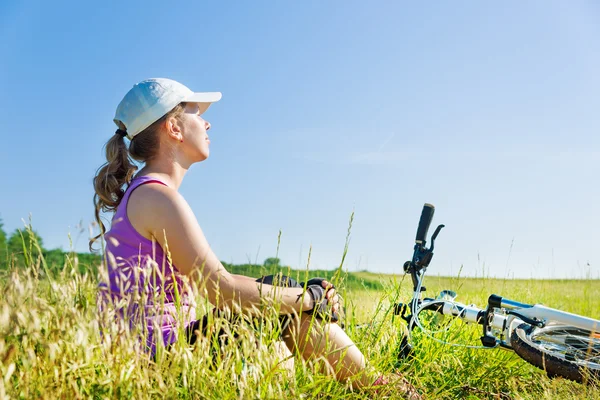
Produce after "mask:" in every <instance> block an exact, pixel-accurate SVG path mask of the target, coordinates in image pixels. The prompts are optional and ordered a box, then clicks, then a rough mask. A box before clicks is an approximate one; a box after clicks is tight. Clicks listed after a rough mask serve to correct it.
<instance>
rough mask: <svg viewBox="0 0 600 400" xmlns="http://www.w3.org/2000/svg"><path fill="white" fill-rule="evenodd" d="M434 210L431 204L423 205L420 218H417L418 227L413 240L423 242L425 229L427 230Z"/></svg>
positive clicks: (425, 234) (425, 235)
mask: <svg viewBox="0 0 600 400" xmlns="http://www.w3.org/2000/svg"><path fill="white" fill-rule="evenodd" d="M434 211H435V207H434V206H433V205H432V204H429V203H425V205H423V211H421V219H420V220H419V228H417V237H416V238H415V242H417V243H425V238H426V237H427V231H429V225H431V220H432V219H433V213H434Z"/></svg>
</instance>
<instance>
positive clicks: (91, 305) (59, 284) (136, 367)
mask: <svg viewBox="0 0 600 400" xmlns="http://www.w3.org/2000/svg"><path fill="white" fill-rule="evenodd" d="M77 270H78V268H76V266H72V267H69V266H67V268H66V269H64V270H63V271H62V273H60V274H58V275H55V276H53V277H48V276H45V274H44V268H43V264H42V263H41V262H40V260H38V262H37V263H36V264H35V265H32V266H30V268H28V269H26V270H24V269H19V270H13V271H4V272H3V275H2V276H1V277H0V292H1V293H2V295H1V296H0V332H1V334H0V360H2V363H1V366H0V368H1V370H0V398H2V399H4V398H23V399H30V398H45V399H58V398H63V399H71V398H93V399H103V398H109V399H112V398H141V399H143V398H157V397H160V398H164V399H170V398H183V399H188V398H189V399H196V398H198V399H200V398H215V399H217V398H218V399H258V398H260V399H288V398H289V399H299V398H322V399H329V398H333V399H337V398H344V399H366V398H399V397H398V395H397V394H396V393H394V392H393V391H392V392H390V393H387V394H386V393H381V392H380V393H378V394H376V395H375V394H374V393H372V392H357V391H354V392H353V391H351V390H350V389H349V388H348V387H347V386H346V385H344V384H341V383H338V382H336V381H335V380H334V379H333V378H332V377H331V376H328V375H326V374H323V373H320V372H316V371H315V370H316V369H318V365H316V364H317V363H304V362H301V361H298V360H296V363H295V368H294V371H293V372H290V371H288V370H286V369H284V368H283V367H282V364H281V363H280V359H279V358H278V357H277V355H276V352H275V351H274V348H275V340H274V338H275V337H276V336H277V332H276V329H275V328H272V327H270V326H269V324H268V323H265V325H263V326H261V327H260V333H257V331H256V330H255V329H253V328H251V327H249V326H247V325H243V324H242V325H240V326H236V327H234V328H232V329H235V330H236V331H237V333H238V334H239V335H240V338H241V339H240V341H239V342H238V343H232V344H230V345H226V346H223V347H220V348H218V349H216V348H215V345H214V343H213V342H211V341H209V340H205V341H201V342H200V343H199V344H198V345H197V346H196V347H193V348H192V347H189V346H187V345H185V344H182V343H178V344H176V346H175V347H174V348H173V349H172V350H171V351H170V353H169V354H159V356H158V357H157V359H156V361H151V360H149V359H148V357H147V356H145V355H144V354H143V353H141V352H140V351H139V349H138V348H137V347H136V345H135V340H133V339H131V338H129V337H127V336H126V335H122V334H120V333H119V332H118V331H116V330H114V331H110V332H106V334H105V340H101V337H100V335H99V333H98V332H99V328H98V322H97V320H98V316H97V314H96V306H95V288H96V282H97V281H96V277H95V276H92V275H86V274H83V275H82V274H80V273H79V272H76V271H77ZM354 277H355V278H357V280H358V281H365V282H376V283H377V284H378V285H377V286H380V289H378V290H367V289H362V288H361V286H360V285H352V287H351V288H348V287H346V289H344V287H341V288H340V290H341V292H342V293H343V295H344V298H345V304H346V308H347V313H346V323H347V324H348V328H347V332H348V333H349V335H350V336H351V337H352V338H353V339H354V340H355V342H356V343H357V344H358V346H359V347H360V348H361V350H362V351H363V352H364V353H365V355H366V356H367V358H368V359H369V363H370V365H371V366H373V367H375V368H377V369H378V370H380V371H383V372H391V371H395V370H398V371H401V372H402V373H403V374H405V376H406V377H407V378H408V379H409V380H410V381H411V382H412V383H413V384H414V385H415V386H416V387H417V388H418V389H419V390H420V391H421V393H423V394H425V395H426V398H431V399H438V398H439V399H442V398H446V399H455V398H472V399H476V398H482V399H488V398H489V399H509V398H516V399H519V398H524V399H563V398H564V399H572V398H576V399H600V388H599V387H598V386H595V385H581V384H577V383H574V382H570V381H567V380H564V379H549V378H548V377H547V376H546V375H545V374H544V373H543V371H541V370H539V369H537V368H535V367H533V366H530V365H529V364H527V363H525V362H524V361H522V360H521V359H520V358H519V357H518V356H516V355H515V354H514V353H512V352H508V351H505V350H501V349H494V350H481V349H468V348H460V347H451V346H447V345H443V344H440V343H438V342H436V341H434V340H432V339H430V338H428V337H426V336H424V335H422V334H420V333H419V332H415V334H414V335H413V345H414V359H412V360H411V361H405V360H401V361H399V360H398V358H397V349H398V346H399V344H400V338H401V337H402V333H403V332H404V323H403V321H401V320H400V319H399V318H398V317H394V316H393V315H392V313H391V308H392V306H393V304H395V302H397V301H398V299H400V300H404V301H408V300H409V299H410V296H411V290H412V284H411V282H410V279H409V278H408V277H406V278H404V277H403V276H390V275H376V274H370V273H356V274H355V276H354ZM355 281H356V279H355ZM425 283H426V286H427V289H428V290H427V293H426V295H428V296H431V297H434V296H435V295H436V293H437V292H438V291H439V290H441V289H453V290H455V291H456V292H458V293H459V297H458V299H457V300H459V301H461V302H463V303H466V304H470V303H475V304H478V305H480V306H483V305H484V304H485V302H486V299H487V297H488V295H489V294H491V293H497V294H500V295H503V296H506V297H509V298H514V299H516V300H519V301H523V302H534V303H535V302H539V303H544V304H546V305H548V306H551V307H555V308H560V309H564V310H566V311H571V312H574V313H578V314H582V315H586V316H591V317H594V318H600V301H599V299H600V281H598V280H595V281H592V280H589V281H568V280H561V281H558V280H554V281H535V280H496V279H465V278H460V279H458V278H443V277H435V276H430V277H427V278H426V281H425ZM371 286H372V285H364V286H363V287H371ZM267 322H268V321H267ZM217 323H218V321H217ZM358 323H372V324H371V325H369V326H368V327H366V328H362V329H357V328H355V327H354V326H355V324H358ZM459 333H460V335H459ZM479 335H480V334H479V328H478V327H475V326H465V325H464V324H462V323H460V322H456V323H454V324H452V325H451V327H450V331H449V333H447V338H448V339H449V340H452V341H454V342H458V343H464V344H474V345H477V344H479V343H478V338H479ZM256 338H258V341H257V340H256ZM215 358H216V359H217V361H216V362H214V361H212V360H215Z"/></svg>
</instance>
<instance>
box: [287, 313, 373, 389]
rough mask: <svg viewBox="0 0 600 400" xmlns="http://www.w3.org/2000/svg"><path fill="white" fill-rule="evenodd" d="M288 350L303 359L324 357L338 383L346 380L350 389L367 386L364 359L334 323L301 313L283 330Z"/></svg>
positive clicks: (367, 379)
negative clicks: (349, 384) (351, 387)
mask: <svg viewBox="0 0 600 400" xmlns="http://www.w3.org/2000/svg"><path fill="white" fill-rule="evenodd" d="M283 340H284V341H285V344H286V345H287V346H288V348H289V349H290V350H291V351H292V352H296V353H298V354H300V355H301V356H302V358H304V359H305V360H311V359H317V358H324V359H325V360H327V363H328V367H330V368H331V370H333V371H334V373H335V377H336V379H337V380H339V381H341V382H346V381H347V380H350V381H351V382H352V386H353V387H354V388H360V387H364V386H369V385H371V384H372V383H373V380H374V378H373V376H371V374H369V373H367V371H366V360H365V357H364V356H363V354H362V353H361V351H360V350H359V349H358V347H356V345H355V344H354V342H352V340H351V339H350V338H349V337H348V335H346V332H344V331H343V330H342V328H341V327H340V326H339V325H337V324H335V323H326V322H325V321H322V320H320V319H318V318H313V317H312V316H311V315H308V314H302V315H301V316H300V318H299V319H295V320H294V321H293V322H292V323H291V324H290V326H289V327H288V328H287V329H286V330H285V331H284V333H283Z"/></svg>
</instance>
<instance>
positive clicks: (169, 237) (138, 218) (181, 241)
mask: <svg viewBox="0 0 600 400" xmlns="http://www.w3.org/2000/svg"><path fill="white" fill-rule="evenodd" d="M131 199H132V200H133V201H130V205H129V206H128V210H127V212H128V216H129V219H130V220H131V222H132V224H133V225H134V227H135V228H136V230H138V231H139V232H140V233H142V232H143V235H144V236H146V237H148V238H153V239H155V240H156V241H157V242H158V243H159V244H160V245H161V247H162V248H163V250H164V251H165V253H166V254H168V256H169V257H171V260H172V262H173V265H175V266H176V267H177V269H178V270H179V272H180V273H182V274H184V275H188V276H190V277H191V278H192V279H193V280H195V281H196V282H197V283H198V285H199V286H200V287H201V288H204V289H205V290H206V294H207V296H208V299H209V301H210V302H211V303H212V304H215V305H217V304H219V305H226V306H228V307H230V308H231V309H234V310H235V309H236V308H238V307H241V309H242V310H245V311H250V310H252V309H254V308H256V307H259V306H260V305H261V301H264V300H265V299H267V300H269V301H273V302H278V303H280V310H281V312H282V313H292V312H294V311H295V312H301V311H306V310H310V309H312V306H313V304H312V299H311V298H310V296H309V295H308V294H305V293H304V290H303V289H301V288H284V287H275V286H272V285H266V284H262V283H259V282H256V281H255V280H254V279H253V278H249V277H246V276H242V275H234V274H230V273H229V272H228V271H227V270H226V269H225V268H224V267H223V265H222V264H221V261H219V259H218V258H217V256H216V255H215V254H214V252H213V251H212V249H211V248H210V246H209V244H208V242H207V240H206V237H205V236H204V233H203V232H202V229H201V228H200V225H199V224H198V221H197V219H196V216H195V215H194V213H193V211H192V210H191V208H190V207H189V205H188V203H187V202H186V201H185V199H184V198H183V197H182V196H181V195H180V194H179V193H178V192H177V191H175V190H173V189H171V188H169V187H167V186H164V185H160V184H146V185H143V186H140V187H139V188H137V189H136V190H135V191H134V192H133V193H132V195H131ZM131 204H133V205H134V206H133V207H131Z"/></svg>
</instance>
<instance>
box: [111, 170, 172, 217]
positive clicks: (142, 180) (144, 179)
mask: <svg viewBox="0 0 600 400" xmlns="http://www.w3.org/2000/svg"><path fill="white" fill-rule="evenodd" d="M150 182H158V183H160V184H162V185H165V186H169V185H167V184H166V183H165V182H163V181H162V180H160V179H158V178H154V177H152V176H146V175H143V176H138V177H135V178H133V180H132V181H131V183H130V184H129V186H128V187H127V190H125V195H124V196H123V198H122V199H121V203H120V204H119V206H121V205H124V207H119V208H120V209H127V202H128V201H129V196H131V193H132V192H133V191H134V190H135V189H136V188H137V187H139V186H141V185H144V184H146V183H150Z"/></svg>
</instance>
